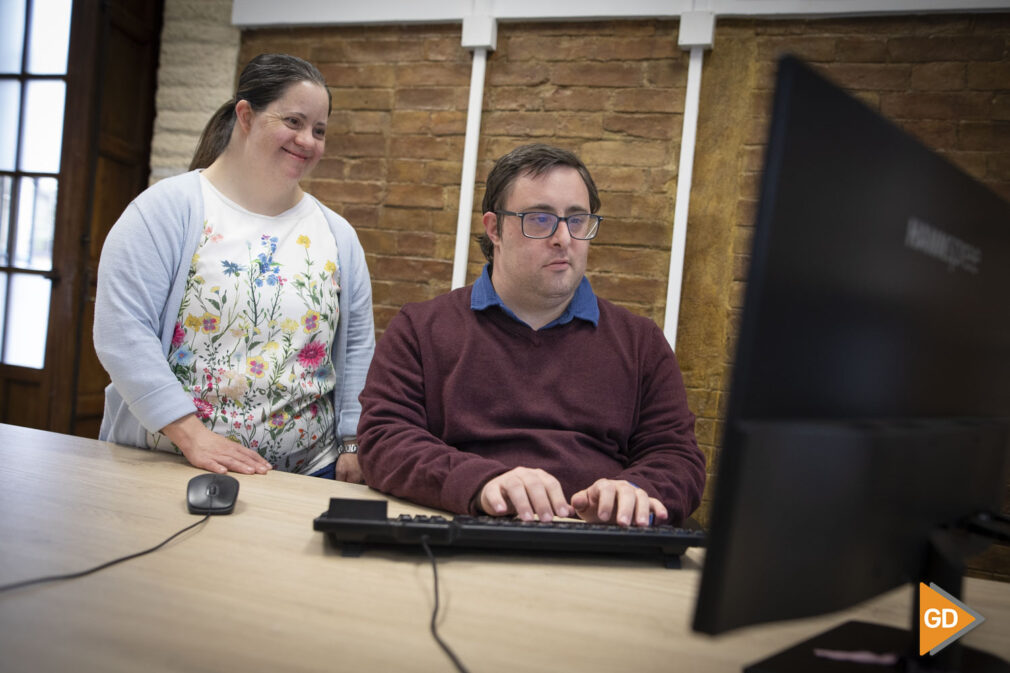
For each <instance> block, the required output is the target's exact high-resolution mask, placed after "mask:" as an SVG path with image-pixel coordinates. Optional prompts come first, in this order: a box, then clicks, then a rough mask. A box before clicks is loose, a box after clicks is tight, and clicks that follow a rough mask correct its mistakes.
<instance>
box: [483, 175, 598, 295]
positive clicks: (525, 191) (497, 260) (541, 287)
mask: <svg viewBox="0 0 1010 673" xmlns="http://www.w3.org/2000/svg"><path fill="white" fill-rule="evenodd" d="M504 209H505V210H510V211H513V212H518V213H526V212H534V211H535V212H543V213H554V214H555V215H559V216H562V217H564V216H567V215H572V214H575V213H588V212H589V190H588V189H587V188H586V184H585V182H583V181H582V177H581V176H580V175H579V172H578V171H577V170H575V169H574V168H571V167H570V166H558V167H557V168H553V169H551V170H550V171H548V172H546V173H543V174H541V175H539V176H536V177H533V176H531V175H528V174H526V175H521V176H519V177H518V178H517V179H516V181H515V182H514V183H513V185H512V189H511V193H510V194H509V196H508V198H507V199H506V205H505V207H504ZM497 218H500V220H501V235H500V236H499V235H498V228H497V219H496V217H495V216H491V215H488V214H486V215H485V217H484V226H485V231H487V234H488V236H489V237H490V238H491V241H492V242H493V243H494V264H493V267H492V276H491V281H492V283H493V284H494V287H495V290H496V291H497V292H498V294H499V295H500V296H501V297H502V299H503V300H504V301H505V303H506V304H507V305H508V306H509V307H510V308H512V309H513V310H515V311H517V312H520V311H526V310H530V311H542V310H547V309H549V308H551V307H554V306H557V305H560V306H562V307H564V306H566V305H567V304H568V302H569V301H571V299H572V296H573V295H574V294H575V290H576V288H577V287H578V285H579V282H580V281H581V280H582V276H583V274H584V273H585V271H586V260H587V258H588V256H589V241H582V240H578V239H574V238H572V237H571V235H570V234H569V232H568V226H567V224H566V223H564V222H559V223H558V228H557V230H556V231H555V232H554V234H553V235H552V236H551V237H550V238H542V239H532V238H526V237H525V236H523V233H522V228H521V226H520V222H519V218H518V217H515V216H512V215H498V216H497Z"/></svg>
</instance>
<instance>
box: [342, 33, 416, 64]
mask: <svg viewBox="0 0 1010 673" xmlns="http://www.w3.org/2000/svg"><path fill="white" fill-rule="evenodd" d="M423 58H424V44H423V43H422V42H419V41H416V40H402V39H401V40H377V39H374V38H372V39H366V40H348V41H347V43H346V46H345V48H344V53H343V60H347V61H351V62H357V63H411V62H416V61H420V60H422V59H423Z"/></svg>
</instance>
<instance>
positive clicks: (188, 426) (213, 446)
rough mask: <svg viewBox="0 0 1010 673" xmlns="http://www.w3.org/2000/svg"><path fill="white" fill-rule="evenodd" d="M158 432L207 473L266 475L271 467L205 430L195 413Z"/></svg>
mask: <svg viewBox="0 0 1010 673" xmlns="http://www.w3.org/2000/svg"><path fill="white" fill-rule="evenodd" d="M161 433H162V434H163V435H165V436H166V437H168V438H169V439H171V440H172V442H173V443H174V444H175V445H176V446H178V447H179V450H180V451H182V455H184V456H186V460H188V461H189V462H190V464H192V465H193V466H194V467H199V468H202V469H204V470H207V471H209V472H218V473H224V472H228V471H231V472H240V473H242V474H266V473H267V472H268V471H270V470H271V469H272V468H273V466H272V465H271V464H270V463H269V462H268V461H267V459H266V458H264V457H263V456H261V455H259V454H258V453H256V452H255V451H253V450H252V449H247V448H246V447H244V446H242V445H241V444H239V443H238V442H233V441H231V440H230V439H226V438H224V437H222V436H221V435H219V434H217V433H216V432H213V431H212V430H210V429H208V428H207V426H206V425H204V424H203V423H201V422H200V419H199V418H197V417H196V415H195V414H190V415H188V416H183V417H182V418H180V419H178V420H176V421H172V422H171V423H169V424H168V425H166V426H165V427H164V428H162V429H161Z"/></svg>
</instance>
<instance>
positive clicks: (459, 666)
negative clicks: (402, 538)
mask: <svg viewBox="0 0 1010 673" xmlns="http://www.w3.org/2000/svg"><path fill="white" fill-rule="evenodd" d="M421 546H422V547H423V548H424V553H425V554H427V555H428V558H429V559H431V574H432V575H434V577H435V607H434V608H433V609H432V611H431V635H432V636H433V637H434V638H435V642H436V643H438V646H439V647H441V648H442V651H444V652H445V653H446V655H447V656H448V657H449V659H451V660H452V663H453V665H454V666H456V670H457V671H459V672H460V673H468V671H467V670H466V666H464V665H463V662H461V661H460V660H459V657H457V656H456V653H455V652H453V651H452V649H451V648H450V647H449V646H448V645H446V644H445V641H443V640H442V638H441V637H440V636H439V635H438V628H437V627H436V626H435V621H436V620H437V619H438V566H437V564H436V563H435V555H434V554H433V553H432V552H431V547H429V546H428V536H427V535H422V536H421Z"/></svg>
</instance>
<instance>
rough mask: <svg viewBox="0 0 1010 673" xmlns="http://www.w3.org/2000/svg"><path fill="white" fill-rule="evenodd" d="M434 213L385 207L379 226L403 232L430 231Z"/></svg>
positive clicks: (415, 209)
mask: <svg viewBox="0 0 1010 673" xmlns="http://www.w3.org/2000/svg"><path fill="white" fill-rule="evenodd" d="M432 212H433V211H431V210H420V209H418V208H397V207H393V206H383V207H382V212H381V213H380V214H379V222H378V226H379V227H381V228H383V229H392V230H401V231H430V230H431V224H432V217H431V216H432Z"/></svg>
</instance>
